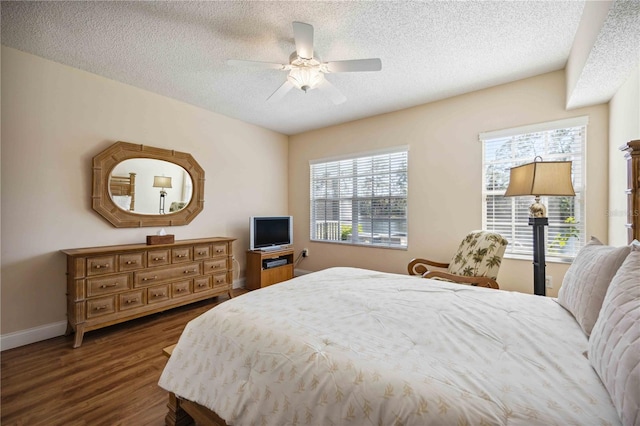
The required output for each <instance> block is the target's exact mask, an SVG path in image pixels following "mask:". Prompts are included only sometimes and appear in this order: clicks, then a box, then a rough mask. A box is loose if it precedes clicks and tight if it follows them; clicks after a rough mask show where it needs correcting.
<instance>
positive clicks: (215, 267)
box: [211, 265, 220, 269]
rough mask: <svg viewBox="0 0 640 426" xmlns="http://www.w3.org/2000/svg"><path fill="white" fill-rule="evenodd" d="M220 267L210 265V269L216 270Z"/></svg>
mask: <svg viewBox="0 0 640 426" xmlns="http://www.w3.org/2000/svg"><path fill="white" fill-rule="evenodd" d="M219 267H220V265H211V269H218V268H219Z"/></svg>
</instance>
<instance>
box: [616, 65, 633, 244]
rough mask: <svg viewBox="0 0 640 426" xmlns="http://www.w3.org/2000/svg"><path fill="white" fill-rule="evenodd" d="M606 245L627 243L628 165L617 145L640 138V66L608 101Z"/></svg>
mask: <svg viewBox="0 0 640 426" xmlns="http://www.w3.org/2000/svg"><path fill="white" fill-rule="evenodd" d="M609 115H610V118H609V244H611V245H617V246H619V245H624V244H626V243H627V231H626V228H625V223H626V222H627V220H626V213H625V212H626V210H627V198H626V195H625V193H624V190H625V189H626V187H627V186H626V185H627V165H626V163H625V161H624V157H623V155H622V152H621V151H620V147H621V146H622V145H624V144H625V143H627V142H628V141H630V140H636V139H640V66H639V67H637V68H636V69H634V70H633V72H632V73H631V74H630V75H629V78H628V79H627V81H626V82H625V83H624V84H623V85H622V87H620V89H618V91H617V92H616V94H615V95H614V97H613V98H612V99H611V101H610V102H609Z"/></svg>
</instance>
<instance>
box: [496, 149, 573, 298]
mask: <svg viewBox="0 0 640 426" xmlns="http://www.w3.org/2000/svg"><path fill="white" fill-rule="evenodd" d="M538 159H540V160H539V161H538ZM510 175H511V176H510V179H509V187H508V188H507V192H506V193H505V194H504V196H505V197H519V196H526V195H529V196H530V195H533V196H535V202H534V203H533V204H531V206H530V207H529V225H531V226H533V293H534V294H537V295H539V296H544V295H545V268H546V263H545V258H544V253H545V243H544V227H545V226H546V225H548V224H549V219H548V218H547V208H546V207H545V205H544V204H542V203H541V202H540V196H542V195H549V196H575V195H576V193H575V191H574V190H573V184H572V183H571V161H542V158H541V157H536V158H535V159H534V160H533V163H528V164H523V165H522V166H518V167H513V168H512V169H511V173H510Z"/></svg>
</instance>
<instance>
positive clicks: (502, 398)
mask: <svg viewBox="0 0 640 426" xmlns="http://www.w3.org/2000/svg"><path fill="white" fill-rule="evenodd" d="M586 349H587V338H586V337H585V335H584V333H583V332H582V330H581V329H580V326H579V325H578V324H577V323H576V322H575V320H574V319H573V317H572V316H571V315H570V314H569V313H568V312H567V311H565V310H564V308H562V307H561V306H560V305H558V304H557V303H556V302H555V300H554V299H551V298H545V297H540V296H533V295H526V294H520V293H515V292H506V291H499V290H492V289H484V288H476V287H469V286H464V285H457V284H450V283H446V282H441V281H432V280H425V279H422V278H416V277H411V276H403V275H396V274H387V273H381V272H374V271H367V270H362V269H354V268H331V269H327V270H325V271H321V272H317V273H314V274H310V275H305V276H302V277H299V278H295V279H293V280H290V281H287V282H285V283H281V284H277V285H273V286H270V287H268V288H265V289H262V290H259V291H254V292H250V293H247V294H245V295H243V296H240V297H237V298H235V299H232V300H230V301H228V302H225V303H222V304H220V305H218V306H216V307H215V308H213V309H211V310H210V311H209V312H207V313H205V314H203V315H202V316H200V317H199V318H197V319H195V320H193V321H191V322H190V323H189V324H188V326H187V327H186V329H185V331H184V333H183V334H182V337H181V338H180V340H179V342H178V345H177V347H176V348H175V350H174V352H173V355H172V356H171V358H170V360H169V361H168V363H167V366H166V368H165V369H164V371H163V373H162V376H161V378H160V383H159V384H160V386H161V387H163V388H164V389H166V390H168V391H171V392H174V393H176V394H177V395H179V396H181V397H184V398H186V399H189V400H192V401H195V402H198V403H199V404H201V405H204V406H206V407H208V408H210V409H212V410H214V411H215V412H216V413H218V414H219V415H220V416H221V417H222V418H223V419H225V420H226V421H227V423H229V424H234V425H235V424H237V425H262V424H264V425H277V426H284V425H318V426H324V425H420V426H423V425H532V424H539V425H562V426H565V425H616V424H619V423H620V420H619V419H618V416H617V414H616V411H615V408H614V407H613V404H612V403H611V400H610V398H609V395H608V393H607V391H606V389H605V388H604V386H603V385H602V383H601V381H600V379H599V378H598V376H597V374H596V373H595V371H594V370H593V369H592V368H591V366H590V364H589V361H588V360H587V358H586V355H585V351H586Z"/></svg>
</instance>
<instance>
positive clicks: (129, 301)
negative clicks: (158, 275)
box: [124, 297, 138, 305]
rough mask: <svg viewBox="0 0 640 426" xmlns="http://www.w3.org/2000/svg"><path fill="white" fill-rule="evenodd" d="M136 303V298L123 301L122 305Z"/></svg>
mask: <svg viewBox="0 0 640 426" xmlns="http://www.w3.org/2000/svg"><path fill="white" fill-rule="evenodd" d="M137 301H138V298H137V297H136V298H135V299H127V300H125V302H124V303H126V304H127V305H128V304H129V303H135V302H137Z"/></svg>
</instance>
